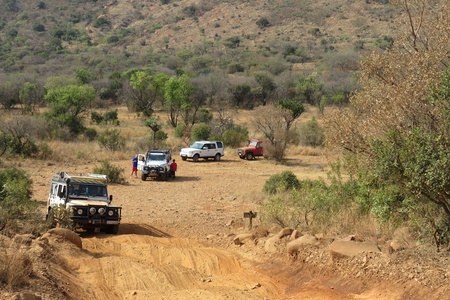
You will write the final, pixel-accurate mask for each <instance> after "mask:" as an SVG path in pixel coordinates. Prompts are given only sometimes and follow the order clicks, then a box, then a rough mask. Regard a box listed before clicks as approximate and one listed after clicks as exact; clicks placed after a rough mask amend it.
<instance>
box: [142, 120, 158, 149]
mask: <svg viewBox="0 0 450 300" xmlns="http://www.w3.org/2000/svg"><path fill="white" fill-rule="evenodd" d="M144 125H145V126H147V127H149V128H150V129H151V130H152V131H153V144H155V141H156V133H157V132H158V131H159V130H160V129H161V124H159V122H158V120H157V119H155V118H151V119H150V120H147V121H145V122H144Z"/></svg>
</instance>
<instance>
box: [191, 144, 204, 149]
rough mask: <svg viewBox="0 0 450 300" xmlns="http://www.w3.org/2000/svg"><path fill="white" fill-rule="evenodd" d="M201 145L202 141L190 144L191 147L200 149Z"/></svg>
mask: <svg viewBox="0 0 450 300" xmlns="http://www.w3.org/2000/svg"><path fill="white" fill-rule="evenodd" d="M202 147H203V143H193V144H192V145H191V148H194V149H202Z"/></svg>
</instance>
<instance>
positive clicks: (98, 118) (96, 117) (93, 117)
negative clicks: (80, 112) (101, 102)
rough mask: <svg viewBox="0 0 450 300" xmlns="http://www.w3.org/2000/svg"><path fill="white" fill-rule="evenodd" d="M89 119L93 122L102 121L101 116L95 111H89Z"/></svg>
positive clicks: (98, 122) (99, 122)
mask: <svg viewBox="0 0 450 300" xmlns="http://www.w3.org/2000/svg"><path fill="white" fill-rule="evenodd" d="M91 120H92V122H94V123H95V124H101V123H102V122H103V116H102V115H101V114H99V113H98V112H96V111H93V112H91Z"/></svg>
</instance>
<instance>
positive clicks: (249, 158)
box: [245, 152, 255, 160]
mask: <svg viewBox="0 0 450 300" xmlns="http://www.w3.org/2000/svg"><path fill="white" fill-rule="evenodd" d="M245 158H247V160H252V159H255V156H254V155H253V153H252V152H248V153H247V154H246V155H245Z"/></svg>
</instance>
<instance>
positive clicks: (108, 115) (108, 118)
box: [103, 108, 119, 125]
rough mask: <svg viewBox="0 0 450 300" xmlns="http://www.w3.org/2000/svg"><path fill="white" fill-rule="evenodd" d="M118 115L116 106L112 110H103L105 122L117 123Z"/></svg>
mask: <svg viewBox="0 0 450 300" xmlns="http://www.w3.org/2000/svg"><path fill="white" fill-rule="evenodd" d="M118 115H119V112H118V110H117V108H116V109H114V110H110V111H107V112H105V114H104V115H103V119H104V120H105V122H106V124H110V123H112V124H117V125H118V121H119V119H118Z"/></svg>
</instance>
